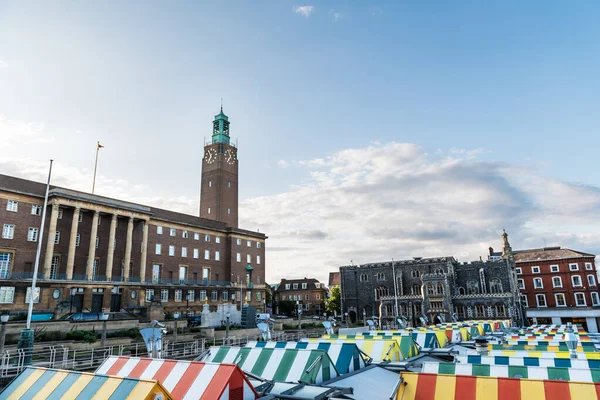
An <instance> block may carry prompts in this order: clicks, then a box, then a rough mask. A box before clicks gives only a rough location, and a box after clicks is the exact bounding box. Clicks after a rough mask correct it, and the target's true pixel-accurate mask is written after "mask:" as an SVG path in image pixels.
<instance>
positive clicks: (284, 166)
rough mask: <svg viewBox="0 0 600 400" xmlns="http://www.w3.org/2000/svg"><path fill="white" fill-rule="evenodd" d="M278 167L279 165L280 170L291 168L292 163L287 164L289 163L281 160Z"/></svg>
mask: <svg viewBox="0 0 600 400" xmlns="http://www.w3.org/2000/svg"><path fill="white" fill-rule="evenodd" d="M277 165H278V166H279V167H280V168H287V167H289V166H290V163H289V162H287V161H285V160H279V161H277Z"/></svg>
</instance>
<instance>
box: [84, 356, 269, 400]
mask: <svg viewBox="0 0 600 400" xmlns="http://www.w3.org/2000/svg"><path fill="white" fill-rule="evenodd" d="M96 373H102V374H108V375H115V376H119V377H129V378H142V379H154V380H157V381H159V382H160V383H161V384H162V385H163V386H164V387H165V388H166V389H167V390H168V391H169V392H170V393H171V395H172V396H173V398H174V399H190V398H194V399H202V400H205V399H228V398H237V399H244V400H246V399H252V400H254V399H256V398H257V397H258V394H257V393H256V391H255V390H254V388H253V387H252V385H251V384H250V381H249V380H248V378H246V375H245V374H244V373H243V372H242V370H241V369H240V368H239V367H238V366H237V365H234V364H213V363H206V362H198V361H186V360H160V359H152V358H138V357H117V356H111V357H109V358H107V359H106V360H105V361H104V363H102V365H101V366H100V367H99V368H98V369H97V371H96ZM234 396H235V397H234Z"/></svg>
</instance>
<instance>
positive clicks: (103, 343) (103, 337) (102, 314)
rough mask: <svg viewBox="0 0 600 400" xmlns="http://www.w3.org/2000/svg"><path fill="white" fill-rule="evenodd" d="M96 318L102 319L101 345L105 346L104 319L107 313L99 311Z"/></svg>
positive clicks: (105, 319)
mask: <svg viewBox="0 0 600 400" xmlns="http://www.w3.org/2000/svg"><path fill="white" fill-rule="evenodd" d="M98 318H99V319H100V321H102V347H106V321H108V314H106V313H100V315H99V316H98Z"/></svg>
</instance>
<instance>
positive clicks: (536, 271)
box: [515, 262, 594, 275]
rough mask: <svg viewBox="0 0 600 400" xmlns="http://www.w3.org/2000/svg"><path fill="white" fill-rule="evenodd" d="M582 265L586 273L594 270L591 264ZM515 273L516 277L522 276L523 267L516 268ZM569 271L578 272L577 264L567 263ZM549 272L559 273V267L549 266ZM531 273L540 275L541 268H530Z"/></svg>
mask: <svg viewBox="0 0 600 400" xmlns="http://www.w3.org/2000/svg"><path fill="white" fill-rule="evenodd" d="M584 264H585V269H586V270H587V271H593V270H594V266H593V265H592V263H591V262H586V263H584ZM515 271H516V272H517V275H522V274H523V267H517V268H515ZM569 271H579V263H569ZM550 272H560V265H558V264H554V265H550ZM531 273H532V274H539V273H541V268H540V267H538V266H534V267H531Z"/></svg>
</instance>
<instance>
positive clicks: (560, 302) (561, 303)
mask: <svg viewBox="0 0 600 400" xmlns="http://www.w3.org/2000/svg"><path fill="white" fill-rule="evenodd" d="M554 299H555V300H556V307H566V306H567V302H566V300H565V295H564V293H556V294H555V295H554Z"/></svg>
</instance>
